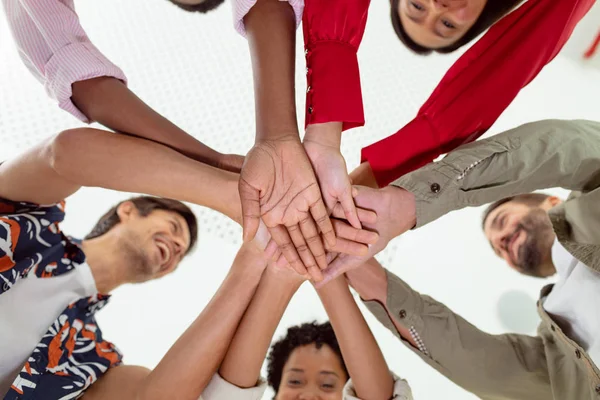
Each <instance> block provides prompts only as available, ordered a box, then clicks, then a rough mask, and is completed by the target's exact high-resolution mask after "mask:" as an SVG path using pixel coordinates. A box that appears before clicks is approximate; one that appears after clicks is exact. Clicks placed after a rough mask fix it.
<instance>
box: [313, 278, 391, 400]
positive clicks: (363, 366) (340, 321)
mask: <svg viewBox="0 0 600 400" xmlns="http://www.w3.org/2000/svg"><path fill="white" fill-rule="evenodd" d="M318 292H319V297H320V298H321V301H322V302H323V306H325V310H326V311H327V315H328V316H329V320H330V322H331V325H332V326H333V330H334V331H335V336H336V338H337V340H338V343H339V345H340V349H341V351H342V356H343V357H344V362H345V363H346V367H347V368H348V372H349V373H350V377H351V378H352V383H353V386H354V390H355V392H356V395H357V397H359V398H361V399H365V400H366V399H368V400H389V399H390V398H392V393H393V387H394V379H393V377H392V375H391V374H390V372H389V370H388V366H387V363H386V362H385V359H384V358H383V354H382V352H381V349H380V348H379V346H378V345H377V341H376V340H375V337H374V336H373V333H371V330H370V329H369V326H368V325H367V322H366V321H365V319H364V317H363V315H362V313H361V312H360V310H359V308H358V306H357V305H356V303H355V302H354V298H353V297H352V293H350V290H349V289H348V285H347V284H346V281H345V279H344V278H343V277H339V278H337V279H335V280H334V281H333V282H330V283H329V284H327V285H326V286H324V287H323V288H321V289H319V290H318Z"/></svg>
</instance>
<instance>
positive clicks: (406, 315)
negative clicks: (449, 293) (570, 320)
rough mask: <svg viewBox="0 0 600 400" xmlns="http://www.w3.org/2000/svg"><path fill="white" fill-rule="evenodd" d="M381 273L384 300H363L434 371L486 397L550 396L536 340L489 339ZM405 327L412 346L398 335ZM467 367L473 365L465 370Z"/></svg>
mask: <svg viewBox="0 0 600 400" xmlns="http://www.w3.org/2000/svg"><path fill="white" fill-rule="evenodd" d="M381 270H382V271H383V272H384V273H385V274H386V275H387V288H388V289H387V295H386V298H385V301H384V302H380V301H379V300H376V301H366V302H365V305H366V306H367V308H368V309H369V311H371V312H372V313H373V314H374V315H375V317H376V318H377V319H378V320H379V321H380V322H381V323H382V324H383V325H384V326H385V327H386V328H387V329H389V330H390V331H391V332H392V333H393V334H394V335H395V336H396V337H398V338H399V339H400V340H401V341H402V343H403V344H405V345H407V346H408V347H409V348H410V349H411V350H412V351H413V353H415V354H416V355H417V356H419V357H420V358H421V359H422V360H423V361H425V362H426V363H427V364H428V365H430V366H431V367H432V368H434V369H435V370H437V371H438V372H440V373H441V374H442V375H444V376H446V377H447V378H448V379H450V380H451V381H452V382H454V383H456V384H457V385H459V386H461V387H462V388H464V389H465V390H468V391H470V392H472V393H474V394H476V395H477V396H479V397H481V398H485V399H488V398H489V399H492V398H494V399H495V398H506V399H523V398H527V399H529V398H536V399H543V398H547V397H548V396H549V395H550V393H549V389H550V385H549V383H548V365H547V363H546V358H545V356H544V345H543V343H542V339H541V338H540V337H531V336H525V335H517V334H508V335H490V334H488V333H486V332H483V331H481V330H480V329H478V328H477V327H475V326H473V325H472V324H470V323H469V322H468V321H465V320H464V319H463V318H462V317H460V315H458V314H456V313H454V312H453V311H452V310H450V309H449V308H448V307H446V306H445V305H444V304H442V303H440V302H438V301H436V300H435V299H432V298H431V297H429V296H425V295H422V294H420V293H418V292H416V291H415V290H413V289H412V288H411V287H410V286H409V285H408V284H407V283H406V282H403V281H402V280H401V279H400V278H398V277H397V276H395V275H394V274H392V273H390V272H389V271H388V272H386V271H385V270H383V268H381ZM353 279H355V278H353ZM357 285H358V284H357ZM362 290H363V291H366V290H367V288H363V289H362ZM407 327H408V328H409V329H410V331H409V332H408V336H409V337H411V336H412V337H413V339H414V340H413V341H412V342H411V341H409V340H408V338H407V334H406V333H402V332H401V328H404V329H406V328H407ZM411 332H412V333H411ZM415 342H416V343H415ZM417 343H418V344H417ZM490 360H493V362H490ZM465 365H469V366H475V367H473V368H467V369H465Z"/></svg>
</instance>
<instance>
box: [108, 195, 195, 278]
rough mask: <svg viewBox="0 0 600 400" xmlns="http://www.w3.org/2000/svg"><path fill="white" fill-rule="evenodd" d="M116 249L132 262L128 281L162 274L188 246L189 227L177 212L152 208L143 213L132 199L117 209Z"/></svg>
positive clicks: (156, 276) (180, 257) (170, 269)
mask: <svg viewBox="0 0 600 400" xmlns="http://www.w3.org/2000/svg"><path fill="white" fill-rule="evenodd" d="M117 214H118V216H119V219H120V223H119V224H118V225H117V226H116V227H115V228H116V232H115V234H118V235H119V245H120V249H119V250H118V251H119V252H121V253H122V254H123V257H124V258H125V259H126V262H127V264H128V265H129V266H131V282H132V283H140V282H145V281H148V280H151V279H156V278H159V277H161V276H164V275H166V274H168V273H170V272H172V271H173V270H175V268H176V267H177V265H178V264H179V262H180V261H181V259H182V258H183V257H184V256H185V254H186V253H187V251H188V249H189V247H190V231H189V228H188V225H187V223H186V221H185V219H184V218H183V217H182V216H181V215H180V214H179V213H177V212H174V211H167V210H154V211H152V212H150V214H148V215H147V216H142V215H140V213H139V212H138V210H137V209H136V207H135V206H134V205H133V204H132V203H131V202H124V203H123V204H121V205H120V206H119V207H118V209H117Z"/></svg>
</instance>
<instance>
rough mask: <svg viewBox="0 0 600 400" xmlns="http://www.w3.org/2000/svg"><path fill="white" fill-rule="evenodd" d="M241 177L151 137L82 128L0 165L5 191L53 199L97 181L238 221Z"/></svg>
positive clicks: (14, 196) (0, 187)
mask: <svg viewBox="0 0 600 400" xmlns="http://www.w3.org/2000/svg"><path fill="white" fill-rule="evenodd" d="M237 178H238V175H237V174H234V173H231V172H227V171H223V170H220V169H217V168H214V167H211V166H208V165H206V164H202V163H200V162H197V161H194V160H192V159H190V158H188V157H186V156H184V155H182V154H180V153H178V152H176V151H174V150H171V149H169V148H168V147H166V146H163V145H160V144H157V143H154V142H151V141H149V140H145V139H139V138H134V137H129V136H125V135H120V134H116V133H111V132H106V131H100V130H97V129H92V128H80V129H73V130H69V131H64V132H62V133H60V134H59V135H57V136H56V137H54V138H51V139H49V140H46V141H45V142H43V143H41V144H40V145H37V146H35V147H34V148H32V149H30V150H28V151H27V152H25V153H23V154H22V155H20V156H19V157H16V158H15V159H12V160H9V161H6V162H4V163H3V164H2V165H0V197H3V198H6V199H9V200H14V201H29V202H33V203H37V204H52V203H56V202H58V201H61V200H63V199H64V198H66V197H68V196H69V195H70V194H72V193H74V192H75V191H77V190H78V189H79V187H81V186H97V187H103V188H106V189H113V190H120V191H125V192H136V193H145V194H150V195H155V196H163V197H168V198H174V199H178V200H183V201H189V202H192V203H195V204H199V205H203V206H206V207H210V208H212V209H214V210H217V211H219V212H222V213H224V214H225V215H227V216H229V217H230V218H232V219H234V220H236V221H239V219H240V211H239V197H238V194H237ZM208 188H212V189H208ZM215 188H219V190H214V189H215Z"/></svg>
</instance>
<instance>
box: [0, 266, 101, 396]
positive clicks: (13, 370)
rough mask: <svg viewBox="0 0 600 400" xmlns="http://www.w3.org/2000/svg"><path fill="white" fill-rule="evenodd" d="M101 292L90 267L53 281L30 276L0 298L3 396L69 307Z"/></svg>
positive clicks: (0, 380)
mask: <svg viewBox="0 0 600 400" xmlns="http://www.w3.org/2000/svg"><path fill="white" fill-rule="evenodd" d="M96 293H97V290H96V283H95V282H94V277H93V276H92V271H91V270H90V267H89V266H88V265H87V264H81V265H80V266H78V267H77V268H74V269H73V270H72V271H70V272H67V273H65V274H62V275H59V276H55V277H52V278H38V277H36V276H35V275H34V274H30V275H29V276H28V277H27V278H25V279H21V280H19V281H18V282H16V283H15V284H14V285H13V287H12V288H11V289H10V290H9V291H7V292H5V293H4V294H3V295H1V296H0V354H1V355H2V356H1V358H0V395H2V394H4V393H6V392H7V391H8V389H9V388H10V385H11V384H12V383H13V381H14V379H15V377H16V376H17V374H18V373H19V371H20V370H21V368H22V367H23V365H24V364H25V361H27V358H28V357H29V356H30V355H31V353H32V352H33V349H34V348H35V346H36V345H37V344H38V343H39V342H40V340H41V339H42V336H44V334H45V333H46V332H47V331H48V328H49V327H50V325H51V324H52V323H53V322H54V321H55V320H56V318H57V317H58V316H59V315H60V314H61V313H62V312H63V311H64V309H65V308H67V306H68V305H69V304H71V303H73V302H75V301H77V300H79V299H81V298H85V297H89V296H93V295H95V294H96Z"/></svg>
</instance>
